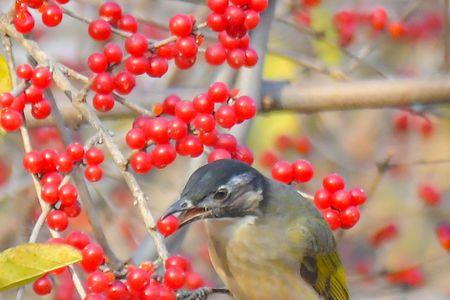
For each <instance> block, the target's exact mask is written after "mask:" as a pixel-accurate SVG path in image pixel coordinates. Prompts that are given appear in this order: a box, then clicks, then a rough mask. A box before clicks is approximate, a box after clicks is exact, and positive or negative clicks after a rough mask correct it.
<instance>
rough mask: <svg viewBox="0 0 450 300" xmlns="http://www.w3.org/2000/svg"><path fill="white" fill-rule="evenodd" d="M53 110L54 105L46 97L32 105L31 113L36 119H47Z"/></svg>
mask: <svg viewBox="0 0 450 300" xmlns="http://www.w3.org/2000/svg"><path fill="white" fill-rule="evenodd" d="M51 112H52V107H51V105H50V102H48V100H46V99H44V100H42V101H39V102H37V103H34V104H33V105H32V106H31V115H32V116H33V117H34V118H36V119H39V120H40V119H45V118H47V117H48V116H49V115H50V113H51Z"/></svg>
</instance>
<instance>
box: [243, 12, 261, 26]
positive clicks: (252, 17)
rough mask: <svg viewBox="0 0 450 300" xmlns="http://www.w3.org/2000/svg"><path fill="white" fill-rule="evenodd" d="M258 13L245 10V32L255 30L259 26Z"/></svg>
mask: <svg viewBox="0 0 450 300" xmlns="http://www.w3.org/2000/svg"><path fill="white" fill-rule="evenodd" d="M259 20H260V17H259V13H258V12H256V11H253V10H247V11H246V12H245V21H244V26H245V29H247V30H253V29H255V28H256V27H257V26H258V24H259Z"/></svg>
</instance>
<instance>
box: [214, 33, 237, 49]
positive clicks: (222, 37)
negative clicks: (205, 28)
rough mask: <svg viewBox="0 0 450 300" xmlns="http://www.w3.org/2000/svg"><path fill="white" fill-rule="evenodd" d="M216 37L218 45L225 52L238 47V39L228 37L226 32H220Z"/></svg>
mask: <svg viewBox="0 0 450 300" xmlns="http://www.w3.org/2000/svg"><path fill="white" fill-rule="evenodd" d="M218 36H219V41H220V43H221V44H222V46H223V47H224V48H225V49H227V50H233V49H236V48H237V47H239V46H240V41H239V39H235V38H234V37H231V36H229V35H228V33H227V32H226V31H222V32H220V33H219V35H218Z"/></svg>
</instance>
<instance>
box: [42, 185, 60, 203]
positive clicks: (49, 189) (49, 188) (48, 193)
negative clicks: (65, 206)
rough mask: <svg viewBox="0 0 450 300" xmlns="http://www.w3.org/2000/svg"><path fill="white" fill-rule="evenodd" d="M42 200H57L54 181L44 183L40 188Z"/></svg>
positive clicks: (56, 187) (48, 201)
mask: <svg viewBox="0 0 450 300" xmlns="http://www.w3.org/2000/svg"><path fill="white" fill-rule="evenodd" d="M41 197H42V200H44V201H45V202H47V203H48V204H55V203H56V202H57V201H58V185H57V184H55V183H46V184H44V185H43V186H42V188H41Z"/></svg>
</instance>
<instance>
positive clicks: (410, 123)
mask: <svg viewBox="0 0 450 300" xmlns="http://www.w3.org/2000/svg"><path fill="white" fill-rule="evenodd" d="M393 122H394V129H395V132H397V133H399V134H403V133H407V132H408V131H411V130H416V131H418V132H419V133H420V134H421V136H422V137H424V138H428V137H431V136H432V135H433V133H434V125H433V123H432V122H431V121H430V120H429V119H428V118H426V117H424V116H421V115H417V114H413V113H411V112H409V111H406V110H401V111H398V112H397V113H396V114H395V115H394V119H393Z"/></svg>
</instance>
